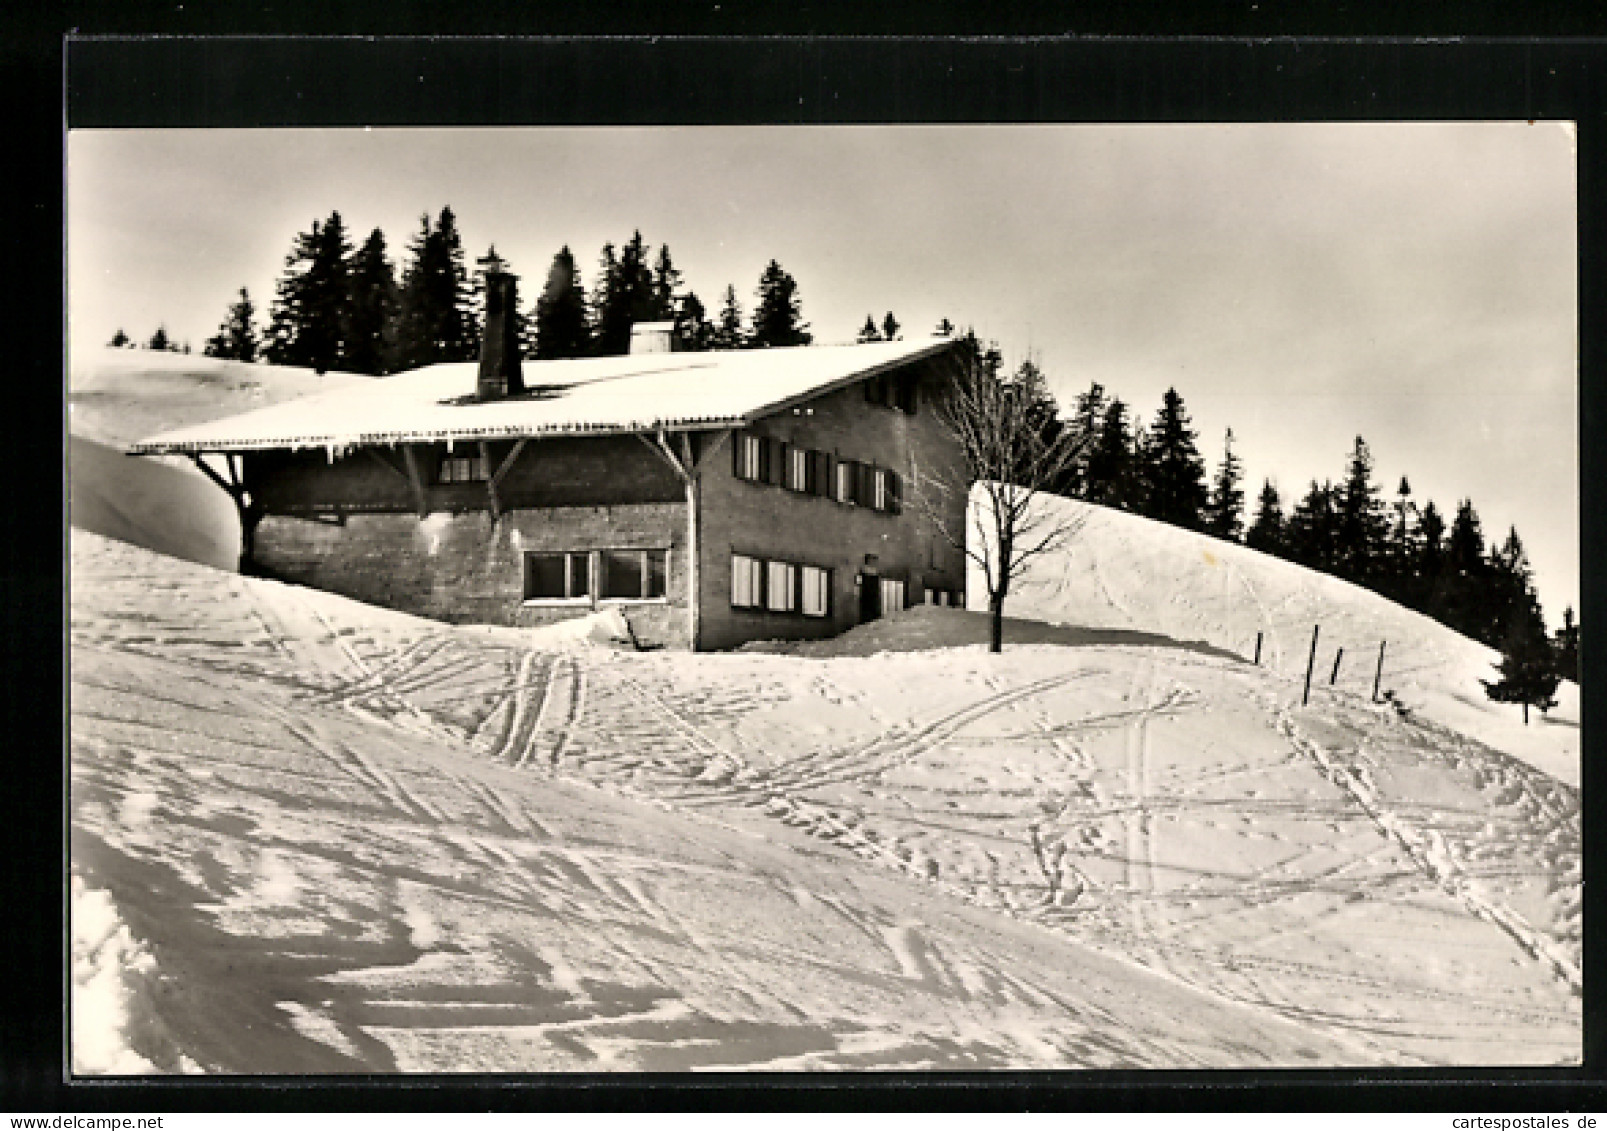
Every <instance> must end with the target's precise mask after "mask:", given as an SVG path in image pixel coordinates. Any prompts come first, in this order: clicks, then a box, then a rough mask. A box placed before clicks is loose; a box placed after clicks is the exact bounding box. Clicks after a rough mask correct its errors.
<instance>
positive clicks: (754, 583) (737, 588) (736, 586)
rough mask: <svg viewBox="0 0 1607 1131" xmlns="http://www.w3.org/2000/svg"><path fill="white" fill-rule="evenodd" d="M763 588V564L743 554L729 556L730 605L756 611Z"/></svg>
mask: <svg viewBox="0 0 1607 1131" xmlns="http://www.w3.org/2000/svg"><path fill="white" fill-rule="evenodd" d="M763 588H764V563H763V562H761V561H759V560H758V559H757V558H750V557H747V556H746V555H743V554H732V555H731V604H732V605H734V606H735V607H737V608H739V609H757V608H758V607H759V599H760V594H761V593H762V591H763Z"/></svg>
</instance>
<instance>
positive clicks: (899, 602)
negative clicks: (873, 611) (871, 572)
mask: <svg viewBox="0 0 1607 1131" xmlns="http://www.w3.org/2000/svg"><path fill="white" fill-rule="evenodd" d="M881 582H882V612H884V613H891V612H897V611H898V610H899V609H902V608H903V607H904V583H903V582H902V581H898V580H895V579H894V578H891V577H884V578H882V579H881Z"/></svg>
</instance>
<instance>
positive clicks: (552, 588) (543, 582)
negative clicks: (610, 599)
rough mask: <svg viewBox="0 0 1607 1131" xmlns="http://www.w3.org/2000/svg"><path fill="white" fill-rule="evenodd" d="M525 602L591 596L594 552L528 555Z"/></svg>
mask: <svg viewBox="0 0 1607 1131" xmlns="http://www.w3.org/2000/svg"><path fill="white" fill-rule="evenodd" d="M524 590H525V591H524V599H525V600H526V601H580V600H586V599H588V598H590V596H591V555H590V554H589V553H587V552H585V551H579V552H575V553H565V552H559V553H537V552H529V553H526V554H525V586H524Z"/></svg>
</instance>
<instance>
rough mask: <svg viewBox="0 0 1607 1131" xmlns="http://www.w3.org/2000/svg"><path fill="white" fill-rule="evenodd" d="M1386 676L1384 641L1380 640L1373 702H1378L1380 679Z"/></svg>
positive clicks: (1374, 674)
mask: <svg viewBox="0 0 1607 1131" xmlns="http://www.w3.org/2000/svg"><path fill="white" fill-rule="evenodd" d="M1383 677H1384V642H1383V641H1382V640H1380V641H1379V642H1378V670H1377V671H1375V672H1374V673H1373V702H1374V703H1376V702H1378V681H1379V680H1380V679H1382V678H1383Z"/></svg>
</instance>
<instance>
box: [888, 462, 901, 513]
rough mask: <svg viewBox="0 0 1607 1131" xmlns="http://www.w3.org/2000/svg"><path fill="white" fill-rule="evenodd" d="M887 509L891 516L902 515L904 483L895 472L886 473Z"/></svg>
mask: <svg viewBox="0 0 1607 1131" xmlns="http://www.w3.org/2000/svg"><path fill="white" fill-rule="evenodd" d="M887 509H888V510H889V511H891V512H892V513H893V514H903V513H904V481H903V480H902V479H900V478H899V477H898V472H896V471H889V472H888V473H887Z"/></svg>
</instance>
